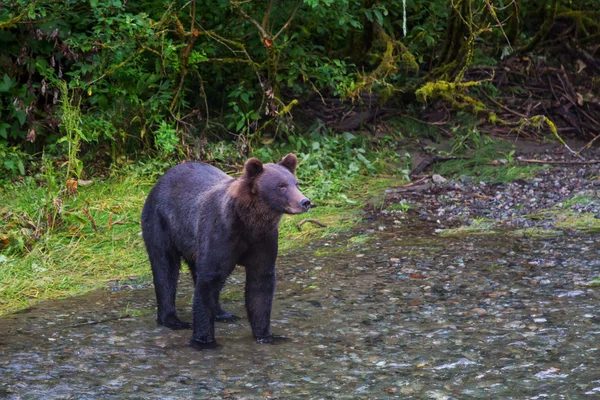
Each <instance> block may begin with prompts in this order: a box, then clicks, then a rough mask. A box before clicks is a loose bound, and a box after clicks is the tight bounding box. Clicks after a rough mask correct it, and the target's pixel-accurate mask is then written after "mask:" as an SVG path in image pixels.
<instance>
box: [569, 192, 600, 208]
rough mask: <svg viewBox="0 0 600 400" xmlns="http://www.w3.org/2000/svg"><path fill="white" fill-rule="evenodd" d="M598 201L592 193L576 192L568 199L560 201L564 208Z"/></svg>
mask: <svg viewBox="0 0 600 400" xmlns="http://www.w3.org/2000/svg"><path fill="white" fill-rule="evenodd" d="M597 201H598V198H597V197H595V196H594V195H592V194H587V195H585V194H576V195H575V196H573V197H571V198H570V199H568V200H565V201H563V202H562V205H563V207H564V208H567V207H571V206H575V205H587V204H592V203H595V202H597Z"/></svg>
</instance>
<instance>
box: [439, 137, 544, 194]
mask: <svg viewBox="0 0 600 400" xmlns="http://www.w3.org/2000/svg"><path fill="white" fill-rule="evenodd" d="M470 137H471V139H469V140H465V139H462V140H461V139H460V138H457V139H455V140H454V149H456V150H455V151H454V152H453V155H460V154H463V153H466V154H468V158H464V159H463V158H459V159H455V160H447V161H444V162H441V163H438V164H436V165H434V167H433V172H434V173H436V174H440V175H442V176H444V177H450V176H457V175H466V176H471V177H473V178H474V179H477V180H478V181H485V182H490V183H500V182H511V181H514V180H517V179H527V178H532V177H533V176H535V175H536V174H537V173H538V171H540V170H541V169H543V168H547V167H546V166H543V165H521V164H517V163H516V162H515V160H514V159H513V153H514V150H513V146H512V145H511V144H509V143H507V142H505V141H501V140H494V139H491V138H487V137H480V136H479V135H478V134H473V133H471V134H470ZM473 142H475V143H473ZM467 144H470V145H471V146H472V147H473V149H471V148H470V147H467Z"/></svg>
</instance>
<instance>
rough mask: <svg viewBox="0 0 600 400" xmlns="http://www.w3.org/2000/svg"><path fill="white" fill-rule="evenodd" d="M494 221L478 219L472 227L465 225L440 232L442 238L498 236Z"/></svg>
mask: <svg viewBox="0 0 600 400" xmlns="http://www.w3.org/2000/svg"><path fill="white" fill-rule="evenodd" d="M496 234H498V231H497V230H496V229H495V225H494V221H493V220H490V219H487V218H476V219H474V220H473V222H472V223H471V225H463V226H459V227H458V228H449V229H443V230H441V231H439V232H438V235H439V236H441V237H465V236H472V235H496Z"/></svg>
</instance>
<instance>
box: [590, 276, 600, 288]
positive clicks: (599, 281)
mask: <svg viewBox="0 0 600 400" xmlns="http://www.w3.org/2000/svg"><path fill="white" fill-rule="evenodd" d="M588 285H589V286H592V287H600V276H599V277H598V278H596V279H594V280H593V281H591V282H590V283H589V284H588Z"/></svg>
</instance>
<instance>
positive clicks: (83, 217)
mask: <svg viewBox="0 0 600 400" xmlns="http://www.w3.org/2000/svg"><path fill="white" fill-rule="evenodd" d="M151 186H152V182H150V181H146V180H145V179H143V178H142V177H140V176H137V175H130V176H125V177H120V178H116V179H111V180H109V181H105V182H102V181H96V182H95V183H94V184H92V185H90V186H86V187H79V189H78V191H77V195H76V197H72V196H71V197H68V196H66V195H65V193H64V192H61V193H59V194H57V195H56V196H52V195H51V194H50V193H48V191H47V188H46V187H44V186H40V185H38V184H37V183H36V182H35V181H34V180H33V179H28V180H27V181H25V182H23V183H19V184H14V185H12V186H11V187H5V190H4V191H3V192H2V193H1V194H0V204H4V205H5V206H4V207H3V208H2V212H1V213H2V216H1V218H2V220H3V221H2V222H3V225H4V227H3V228H2V229H1V230H0V237H2V238H4V241H3V245H4V246H5V247H7V248H5V249H4V250H3V251H2V256H3V257H2V263H1V264H0V282H2V285H1V286H0V314H2V313H5V312H7V311H10V310H16V309H19V308H23V307H27V306H29V305H31V304H32V303H34V302H36V301H39V300H42V299H54V298H62V297H66V296H71V295H75V294H81V293H85V292H87V291H90V290H93V289H96V288H99V287H103V286H106V285H107V284H108V282H109V281H110V280H115V279H117V280H122V279H131V278H132V277H143V278H144V279H146V280H147V281H148V282H149V281H150V268H149V265H148V262H147V257H146V252H145V249H144V246H143V241H142V237H141V235H140V233H141V229H140V223H139V219H140V210H141V208H142V205H143V203H144V200H145V198H146V195H147V193H148V191H149V190H150V188H151ZM49 218H51V219H52V221H51V222H50V224H49V223H48V219H49ZM92 221H93V225H94V226H95V229H94V227H93V225H92ZM109 221H110V223H109ZM48 225H54V228H52V229H48Z"/></svg>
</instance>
